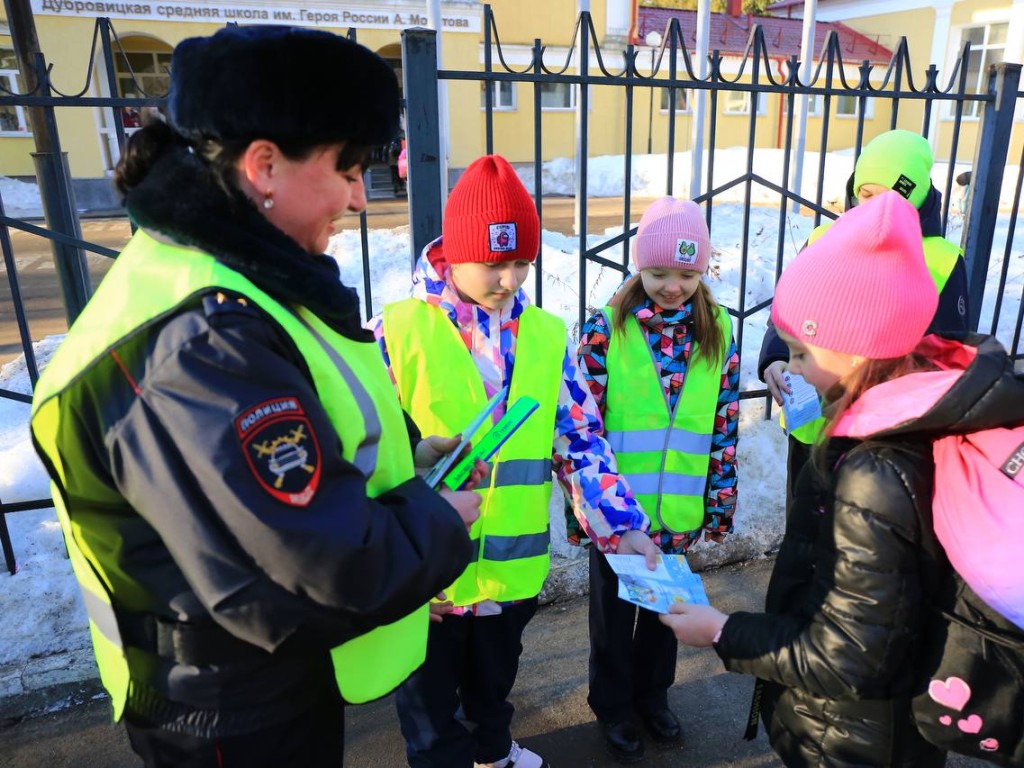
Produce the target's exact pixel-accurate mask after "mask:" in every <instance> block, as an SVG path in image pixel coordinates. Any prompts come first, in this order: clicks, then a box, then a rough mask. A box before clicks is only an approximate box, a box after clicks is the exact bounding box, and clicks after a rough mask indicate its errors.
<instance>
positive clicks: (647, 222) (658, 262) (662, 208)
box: [633, 197, 711, 272]
mask: <svg viewBox="0 0 1024 768" xmlns="http://www.w3.org/2000/svg"><path fill="white" fill-rule="evenodd" d="M710 261H711V236H710V235H709V234H708V225H707V223H706V222H705V221H704V213H703V211H701V209H700V206H699V205H697V204H696V203H695V202H693V201H692V200H676V199H675V198H674V197H663V198H661V199H660V200H655V201H654V202H653V203H651V205H650V206H649V207H648V208H647V210H646V211H644V215H643V216H642V217H641V218H640V226H639V227H637V230H636V237H634V238H633V262H634V263H635V264H636V268H637V269H638V270H640V269H647V268H648V267H668V268H670V269H686V270H693V271H694V272H704V271H706V270H707V268H708V262H710Z"/></svg>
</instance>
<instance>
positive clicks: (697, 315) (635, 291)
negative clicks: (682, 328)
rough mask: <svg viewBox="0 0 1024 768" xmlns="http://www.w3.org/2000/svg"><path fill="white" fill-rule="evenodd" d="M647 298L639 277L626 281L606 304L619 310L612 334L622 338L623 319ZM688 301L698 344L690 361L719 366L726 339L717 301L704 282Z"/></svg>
mask: <svg viewBox="0 0 1024 768" xmlns="http://www.w3.org/2000/svg"><path fill="white" fill-rule="evenodd" d="M646 299H647V292H646V291H645V290H644V284H643V281H642V280H641V279H640V275H634V276H633V277H631V278H630V279H629V280H627V281H626V283H625V284H624V285H623V286H622V288H620V289H619V292H618V293H616V294H615V296H613V297H612V300H611V301H610V302H608V303H609V304H610V305H611V306H613V307H616V309H617V310H618V311H616V313H615V317H614V318H613V319H612V333H621V334H623V335H625V333H626V320H627V319H628V318H629V316H630V315H632V314H633V313H632V310H633V308H634V307H638V306H640V305H641V304H643V303H644V301H645V300H646ZM690 302H691V303H692V305H693V309H692V311H693V340H694V341H695V342H697V351H696V354H695V355H694V357H693V360H694V362H696V361H697V360H703V361H704V362H705V364H707V365H708V366H709V367H715V366H717V365H720V364H721V362H722V358H723V357H724V356H725V346H726V344H728V342H729V340H728V339H726V338H724V335H723V334H722V327H721V326H720V325H719V324H718V320H717V315H718V311H719V307H718V302H717V301H715V297H714V296H712V295H711V289H710V288H708V286H707V283H705V282H704V280H703V279H701V281H700V282H699V283H698V284H697V290H696V291H695V292H694V294H693V296H692V297H690ZM722 311H724V310H722Z"/></svg>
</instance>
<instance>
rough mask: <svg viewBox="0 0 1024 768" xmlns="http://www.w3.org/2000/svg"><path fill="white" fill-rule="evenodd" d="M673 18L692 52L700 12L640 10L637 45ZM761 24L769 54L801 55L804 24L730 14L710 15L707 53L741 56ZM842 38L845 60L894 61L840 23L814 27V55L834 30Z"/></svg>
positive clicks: (870, 40) (880, 47) (878, 46)
mask: <svg viewBox="0 0 1024 768" xmlns="http://www.w3.org/2000/svg"><path fill="white" fill-rule="evenodd" d="M672 19H678V20H679V27H680V30H681V31H682V33H683V39H684V40H685V41H686V47H687V49H688V50H690V51H693V50H695V48H696V43H697V12H696V11H682V10H676V9H672V8H647V7H643V6H641V7H639V8H637V20H636V36H635V38H634V39H633V42H634V44H637V45H644V37H645V36H646V35H647V33H648V32H651V31H654V32H658V33H659V34H662V35H664V33H665V28H666V27H667V26H668V23H669V21H670V20H672ZM755 24H759V25H760V26H761V28H762V29H763V30H764V39H765V42H766V43H767V45H768V54H769V55H770V56H772V57H773V58H779V59H788V58H789V57H790V56H792V55H794V54H795V55H797V56H799V55H800V40H801V37H802V35H803V21H802V20H801V19H788V18H783V17H780V16H748V15H744V16H730V15H729V14H727V13H712V14H711V37H710V39H709V40H708V50H709V51H714V50H716V49H717V50H718V51H720V52H721V53H722V55H723V56H728V55H736V56H742V55H743V52H744V51H745V50H746V47H747V40H748V39H749V37H750V29H751V27H753V26H754V25H755ZM833 30H834V31H835V32H836V33H837V34H838V35H839V44H840V50H841V51H842V56H843V61H844V62H846V63H848V64H851V63H852V64H859V63H860V62H861V61H863V60H864V59H867V60H868V61H870V62H872V63H873V64H886V63H888V62H889V59H890V58H892V51H890V50H889V49H888V48H886V47H885V46H884V45H881V44H880V43H879V42H878V41H877V40H875V39H873V38H870V37H867V36H866V35H862V34H861V33H860V32H857V31H856V30H854V29H851V28H850V27H848V26H846V25H845V24H841V23H840V22H838V21H819V22H817V23H816V24H815V28H814V53H815V58H817V55H818V53H820V51H821V49H822V46H823V45H824V44H825V38H826V37H828V34H829V33H830V32H832V31H833Z"/></svg>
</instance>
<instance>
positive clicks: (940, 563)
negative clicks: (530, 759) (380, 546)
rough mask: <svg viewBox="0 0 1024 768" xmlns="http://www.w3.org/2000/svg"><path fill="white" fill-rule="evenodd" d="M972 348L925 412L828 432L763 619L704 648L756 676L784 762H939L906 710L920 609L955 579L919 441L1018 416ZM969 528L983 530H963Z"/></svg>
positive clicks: (1021, 416) (992, 356)
mask: <svg viewBox="0 0 1024 768" xmlns="http://www.w3.org/2000/svg"><path fill="white" fill-rule="evenodd" d="M970 343H972V344H979V356H978V359H977V361H976V364H975V365H973V366H972V367H971V369H969V370H968V372H967V373H966V374H965V376H964V380H962V381H961V382H958V384H957V387H956V388H955V389H954V390H951V391H950V393H948V394H947V395H946V396H945V397H944V398H942V399H941V400H940V401H939V402H938V403H937V404H936V406H935V407H933V408H932V409H930V410H929V411H928V412H927V413H926V414H925V415H924V416H922V417H921V418H919V419H914V420H911V421H908V422H906V423H899V421H900V418H899V416H898V414H897V415H894V419H893V421H894V422H895V423H896V426H895V427H893V428H891V429H888V430H886V431H885V432H882V433H878V434H877V435H875V436H873V437H872V438H871V440H870V441H859V440H854V439H850V438H839V437H837V438H834V439H833V440H832V441H831V442H830V443H829V444H828V447H827V466H829V467H833V468H834V469H833V470H832V471H831V472H829V473H828V476H827V477H825V478H822V477H821V476H820V475H819V474H818V473H817V471H816V470H815V467H814V465H813V464H812V463H811V462H808V463H807V464H805V465H804V468H803V470H802V471H801V473H800V476H799V478H798V480H797V484H796V491H795V498H794V500H793V504H792V506H791V508H790V509H789V511H788V514H787V520H786V533H785V536H784V538H783V542H782V546H781V548H780V550H779V554H778V557H777V560H776V563H775V569H774V572H773V573H772V578H771V582H770V584H769V587H768V594H767V597H766V613H764V614H749V613H736V614H733V615H732V616H731V617H730V618H729V620H728V621H727V622H726V625H725V627H724V629H723V632H722V636H721V638H720V641H719V642H718V643H717V644H716V646H715V647H716V650H717V652H718V654H719V655H720V656H721V658H722V659H723V661H724V663H725V665H726V667H727V668H728V669H729V670H731V671H734V672H744V673H747V674H752V675H755V676H757V677H759V678H761V679H762V680H765V681H767V684H766V686H765V690H764V696H763V700H762V708H761V713H762V718H763V720H764V723H765V725H766V727H767V728H768V732H769V738H770V740H771V743H772V746H773V748H774V749H775V750H776V751H777V752H778V753H779V755H780V756H781V757H782V759H783V761H784V762H785V763H786V765H788V766H824V765H828V766H869V765H871V766H884V765H941V764H942V762H943V760H944V757H943V756H942V755H941V754H937V753H936V752H935V751H934V750H933V749H932V748H931V747H929V746H928V745H927V744H925V743H924V742H923V740H922V739H921V738H920V736H918V735H917V732H916V730H915V728H914V726H913V723H912V721H911V719H910V714H909V697H910V696H911V694H912V692H913V686H914V683H915V679H916V670H915V666H914V661H915V658H916V654H917V653H918V650H919V648H920V645H921V642H922V640H921V633H922V631H923V630H924V628H925V625H926V622H927V621H929V618H930V617H929V616H928V614H927V607H926V606H927V605H928V604H929V602H930V600H931V597H932V596H933V595H935V594H936V590H937V589H941V588H946V585H948V583H949V580H950V579H952V578H953V574H952V572H951V571H950V569H949V566H948V563H947V562H946V561H945V558H944V556H943V555H942V553H941V548H940V547H938V545H937V542H936V541H935V539H934V535H933V534H932V532H931V524H930V521H931V497H932V486H933V480H934V465H933V462H932V458H931V440H932V439H933V438H935V437H938V436H941V435H945V434H950V433H965V432H972V431H976V430H979V429H986V428H991V427H993V426H996V425H999V424H1004V423H1007V422H1008V421H1009V420H1011V419H1018V420H1024V379H1021V378H1018V377H1015V376H1014V374H1013V368H1012V365H1011V364H1010V362H1009V361H1008V358H1007V356H1006V354H1005V352H1004V351H1003V349H1002V347H1000V346H999V344H998V343H997V342H996V341H995V340H993V339H988V338H986V339H984V340H981V337H972V339H971V341H970ZM964 534H965V535H968V536H985V535H987V534H985V533H984V532H981V531H965V532H964Z"/></svg>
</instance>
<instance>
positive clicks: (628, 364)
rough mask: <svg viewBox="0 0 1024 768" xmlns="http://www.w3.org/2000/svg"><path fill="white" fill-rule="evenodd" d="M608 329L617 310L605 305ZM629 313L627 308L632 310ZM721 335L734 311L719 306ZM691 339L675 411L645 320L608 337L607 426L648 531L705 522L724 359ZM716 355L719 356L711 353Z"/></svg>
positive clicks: (726, 333) (728, 330) (728, 333)
mask: <svg viewBox="0 0 1024 768" xmlns="http://www.w3.org/2000/svg"><path fill="white" fill-rule="evenodd" d="M603 311H604V314H605V318H606V322H607V324H608V328H614V325H613V320H614V313H615V311H616V310H615V308H613V307H605V308H604V310H603ZM627 311H628V310H627ZM716 320H717V322H718V326H719V328H720V329H721V332H722V338H723V339H724V340H726V342H727V343H728V340H729V339H730V338H732V323H731V321H730V320H729V313H728V312H726V311H725V310H724V309H721V308H719V309H718V316H717V319H716ZM698 350H699V347H698V345H697V342H696V341H694V342H693V346H692V347H691V350H690V365H689V367H688V368H687V371H686V379H685V381H684V382H683V391H682V392H680V393H679V397H678V399H677V400H676V406H675V408H670V407H669V398H668V395H667V394H666V393H665V388H664V386H663V385H662V383H661V377H660V376H659V375H658V370H657V368H656V367H655V365H654V359H653V357H652V353H651V348H650V346H649V345H648V343H647V338H646V337H645V335H644V332H643V330H642V329H641V328H640V323H639V322H638V321H637V319H636V318H635V317H634V316H633V315H632V314H631V315H630V316H629V317H627V318H626V326H625V336H623V334H621V333H618V332H615V331H613V332H612V333H611V335H610V336H609V337H608V356H607V360H606V362H605V367H606V368H607V371H608V387H607V390H606V392H605V410H604V426H605V432H606V437H607V438H608V442H609V443H610V444H611V446H612V449H613V450H614V451H615V459H616V461H617V462H618V465H619V471H620V472H621V473H623V474H624V475H625V476H626V479H627V480H629V485H630V487H631V488H632V489H633V493H634V495H635V496H636V498H637V499H638V500H639V501H640V504H641V505H642V506H643V508H644V511H645V512H647V515H648V516H649V517H650V518H651V531H658V530H666V531H669V532H672V533H681V532H684V531H693V530H696V529H698V528H700V527H701V526H702V525H703V524H704V511H705V507H706V504H707V502H706V499H705V493H706V490H707V483H708V466H709V463H710V461H711V436H712V434H713V432H714V428H715V416H716V414H717V412H718V396H719V393H720V392H721V389H722V369H721V364H722V363H723V362H724V361H723V360H722V359H721V357H722V355H724V354H725V351H724V349H723V351H722V354H721V355H718V356H717V358H718V362H717V364H715V363H709V361H708V360H707V358H706V357H704V356H703V355H702V356H701V357H700V358H699V359H695V358H696V356H697V352H698ZM712 357H715V356H712Z"/></svg>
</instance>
